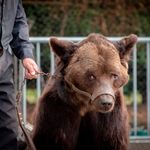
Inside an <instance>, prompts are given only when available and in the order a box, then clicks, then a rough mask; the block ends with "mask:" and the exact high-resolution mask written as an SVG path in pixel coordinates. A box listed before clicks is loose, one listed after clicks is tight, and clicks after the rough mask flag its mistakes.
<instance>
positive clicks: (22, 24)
mask: <svg viewBox="0 0 150 150" xmlns="http://www.w3.org/2000/svg"><path fill="white" fill-rule="evenodd" d="M0 39H1V40H0V55H1V54H2V56H0V150H17V134H18V127H17V126H18V124H17V117H16V110H15V102H16V101H15V91H14V83H13V54H12V52H13V53H14V54H15V55H16V56H17V57H18V58H20V59H23V58H32V57H33V55H32V48H33V46H32V44H31V43H30V42H29V34H28V25H27V22H26V16H25V12H24V9H23V7H22V2H21V0H0ZM1 48H2V49H1ZM2 51H3V53H2Z"/></svg>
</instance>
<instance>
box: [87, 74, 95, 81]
mask: <svg viewBox="0 0 150 150" xmlns="http://www.w3.org/2000/svg"><path fill="white" fill-rule="evenodd" d="M88 79H89V80H90V81H93V80H95V79H96V77H95V76H94V75H93V74H91V75H89V76H88Z"/></svg>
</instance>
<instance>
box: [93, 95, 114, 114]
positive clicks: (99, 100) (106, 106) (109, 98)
mask: <svg viewBox="0 0 150 150" xmlns="http://www.w3.org/2000/svg"><path fill="white" fill-rule="evenodd" d="M92 104H93V105H94V107H95V111H96V112H101V113H109V112H111V111H112V110H113V108H114V105H115V98H114V96H113V95H111V94H107V93H106V94H101V95H99V96H97V97H96V98H95V99H94V100H93V102H92Z"/></svg>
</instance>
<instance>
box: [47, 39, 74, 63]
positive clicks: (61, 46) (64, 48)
mask: <svg viewBox="0 0 150 150" xmlns="http://www.w3.org/2000/svg"><path fill="white" fill-rule="evenodd" d="M49 43H50V46H51V47H52V50H53V52H54V53H55V54H56V55H57V56H59V57H60V59H61V60H64V59H68V57H69V56H70V55H71V54H72V53H73V52H74V51H75V49H76V47H77V45H76V44H75V43H73V42H71V41H67V40H59V39H57V38H55V37H52V38H50V42H49Z"/></svg>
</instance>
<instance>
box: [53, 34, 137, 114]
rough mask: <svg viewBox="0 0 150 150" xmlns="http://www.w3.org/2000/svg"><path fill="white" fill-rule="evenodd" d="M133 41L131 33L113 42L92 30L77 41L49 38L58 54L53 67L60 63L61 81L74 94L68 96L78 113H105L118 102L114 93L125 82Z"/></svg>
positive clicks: (135, 38) (126, 80)
mask: <svg viewBox="0 0 150 150" xmlns="http://www.w3.org/2000/svg"><path fill="white" fill-rule="evenodd" d="M136 42H137V36H136V35H134V34H131V35H129V36H127V37H124V38H123V39H121V40H120V41H117V42H111V41H109V40H108V39H107V38H105V37H104V36H102V35H100V34H94V33H93V34H90V35H89V36H88V37H87V38H86V39H84V40H83V41H81V42H79V43H73V42H71V41H65V40H59V39H57V38H55V37H52V38H51V39H50V44H51V47H52V49H53V51H54V53H55V54H56V55H57V56H58V57H59V61H58V63H57V66H59V65H60V64H61V65H63V67H62V68H61V71H60V72H61V76H62V80H64V82H65V84H66V85H67V86H66V88H68V90H69V89H70V90H71V91H73V92H74V93H75V94H74V95H73V96H72V98H73V100H74V103H75V104H76V105H80V108H81V110H80V113H81V114H82V115H84V114H85V113H86V112H87V111H97V112H101V113H108V112H111V111H112V110H113V109H114V106H115V104H117V103H119V102H117V100H116V93H117V92H118V91H120V88H121V87H123V86H124V85H125V84H126V83H127V82H128V79H129V77H128V61H129V58H130V53H131V50H132V48H133V46H134V45H135V43H136ZM81 106H82V107H81Z"/></svg>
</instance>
